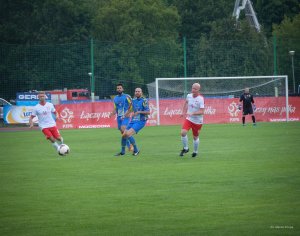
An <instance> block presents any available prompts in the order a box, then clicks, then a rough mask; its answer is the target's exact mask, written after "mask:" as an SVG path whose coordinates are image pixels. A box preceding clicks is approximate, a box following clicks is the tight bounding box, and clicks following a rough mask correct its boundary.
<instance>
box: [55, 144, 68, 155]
mask: <svg viewBox="0 0 300 236" xmlns="http://www.w3.org/2000/svg"><path fill="white" fill-rule="evenodd" d="M57 152H58V154H59V155H60V156H65V155H67V154H69V153H70V148H69V146H68V145H67V144H61V145H60V146H59V147H58V149H57Z"/></svg>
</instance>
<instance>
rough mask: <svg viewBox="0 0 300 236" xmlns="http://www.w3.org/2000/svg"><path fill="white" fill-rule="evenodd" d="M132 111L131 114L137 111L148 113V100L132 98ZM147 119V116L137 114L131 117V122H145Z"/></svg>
mask: <svg viewBox="0 0 300 236" xmlns="http://www.w3.org/2000/svg"><path fill="white" fill-rule="evenodd" d="M132 110H133V112H137V111H150V109H149V104H148V100H147V99H146V98H144V97H140V98H134V99H133V100H132ZM147 119H148V115H145V114H137V115H135V116H133V117H132V121H145V120H147Z"/></svg>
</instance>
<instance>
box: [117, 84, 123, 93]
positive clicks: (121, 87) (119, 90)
mask: <svg viewBox="0 0 300 236" xmlns="http://www.w3.org/2000/svg"><path fill="white" fill-rule="evenodd" d="M123 91H124V88H123V84H121V83H118V84H117V93H118V94H122V93H123Z"/></svg>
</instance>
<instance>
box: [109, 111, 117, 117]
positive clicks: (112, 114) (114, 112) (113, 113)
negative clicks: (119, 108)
mask: <svg viewBox="0 0 300 236" xmlns="http://www.w3.org/2000/svg"><path fill="white" fill-rule="evenodd" d="M116 113H117V112H116V109H114V110H113V111H112V112H111V113H110V114H109V118H111V117H113V116H114V115H115V114H116Z"/></svg>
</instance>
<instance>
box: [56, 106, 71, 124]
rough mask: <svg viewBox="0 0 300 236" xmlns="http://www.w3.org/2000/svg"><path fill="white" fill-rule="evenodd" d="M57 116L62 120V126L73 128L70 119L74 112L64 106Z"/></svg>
mask: <svg viewBox="0 0 300 236" xmlns="http://www.w3.org/2000/svg"><path fill="white" fill-rule="evenodd" d="M59 117H60V118H61V119H62V121H63V123H64V124H63V125H62V127H63V128H73V124H72V120H73V118H74V112H73V111H72V110H70V109H69V108H67V107H65V108H64V109H63V110H62V111H61V112H60V114H59Z"/></svg>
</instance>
